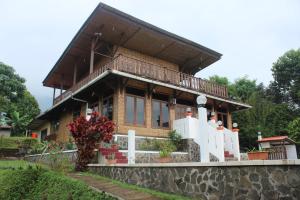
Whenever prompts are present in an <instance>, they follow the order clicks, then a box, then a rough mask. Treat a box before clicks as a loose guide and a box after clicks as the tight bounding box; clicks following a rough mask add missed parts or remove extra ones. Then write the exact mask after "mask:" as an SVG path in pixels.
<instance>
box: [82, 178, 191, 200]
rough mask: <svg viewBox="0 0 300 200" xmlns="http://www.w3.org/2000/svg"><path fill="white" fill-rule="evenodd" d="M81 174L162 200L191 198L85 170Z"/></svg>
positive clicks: (186, 199) (187, 199) (188, 199)
mask: <svg viewBox="0 0 300 200" xmlns="http://www.w3.org/2000/svg"><path fill="white" fill-rule="evenodd" d="M83 174H84V175H88V176H91V177H93V178H95V179H98V180H106V181H110V182H111V183H113V184H116V185H118V186H120V187H122V188H125V189H132V190H136V191H140V192H143V193H148V194H151V195H153V196H156V197H159V198H161V199H164V200H191V198H187V197H183V196H179V195H174V194H168V193H164V192H159V191H156V190H152V189H147V188H143V187H139V186H136V185H130V184H127V183H123V182H121V181H116V180H112V179H110V178H106V177H103V176H99V175H96V174H92V173H90V172H85V173H83Z"/></svg>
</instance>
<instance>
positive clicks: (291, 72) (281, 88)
mask: <svg viewBox="0 0 300 200" xmlns="http://www.w3.org/2000/svg"><path fill="white" fill-rule="evenodd" d="M272 72H273V78H274V81H273V82H272V83H271V85H270V89H271V90H272V92H273V95H274V100H275V102H276V103H282V102H285V103H289V104H291V105H292V106H298V107H299V106H300V49H297V50H294V49H292V50H290V51H288V52H286V53H285V54H284V55H283V56H281V57H279V58H278V60H277V61H276V62H275V63H274V64H273V67H272Z"/></svg>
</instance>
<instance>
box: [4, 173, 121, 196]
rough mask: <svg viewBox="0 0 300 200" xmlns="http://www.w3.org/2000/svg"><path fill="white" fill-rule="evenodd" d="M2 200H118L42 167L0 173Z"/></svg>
mask: <svg viewBox="0 0 300 200" xmlns="http://www.w3.org/2000/svg"><path fill="white" fill-rule="evenodd" d="M0 199H7V200H12V199H48V200H51V199H53V200H54V199H83V200H84V199H86V200H88V199H103V200H111V199H116V198H113V197H110V196H108V195H106V194H104V193H98V192H96V191H94V190H92V189H90V188H89V187H88V186H87V185H86V184H85V183H83V182H80V181H77V180H73V179H71V178H68V177H66V176H64V175H62V174H60V173H57V172H53V171H48V170H45V169H42V168H39V167H28V168H26V169H15V170H0Z"/></svg>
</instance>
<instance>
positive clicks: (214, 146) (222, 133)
mask: <svg viewBox="0 0 300 200" xmlns="http://www.w3.org/2000/svg"><path fill="white" fill-rule="evenodd" d="M198 113H199V114H198V115H199V119H196V118H192V117H186V118H183V119H178V120H175V121H174V122H173V129H174V130H176V131H177V132H178V133H180V134H181V135H182V137H183V138H184V139H187V138H192V139H194V141H195V142H196V143H197V144H199V146H200V156H201V158H200V159H201V162H210V156H209V155H210V154H213V155H214V156H215V157H217V158H218V160H219V161H220V162H223V161H225V158H224V151H229V153H230V154H233V155H234V157H235V158H237V159H238V160H240V150H239V139H238V133H237V132H232V131H231V130H229V129H226V128H224V129H223V130H217V125H216V124H215V123H212V122H207V117H206V116H207V113H206V109H205V108H199V109H198Z"/></svg>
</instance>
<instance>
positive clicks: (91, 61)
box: [90, 39, 95, 74]
mask: <svg viewBox="0 0 300 200" xmlns="http://www.w3.org/2000/svg"><path fill="white" fill-rule="evenodd" d="M94 49H95V39H93V40H92V45H91V59H90V74H91V73H93V71H94V55H95V52H94Z"/></svg>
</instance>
